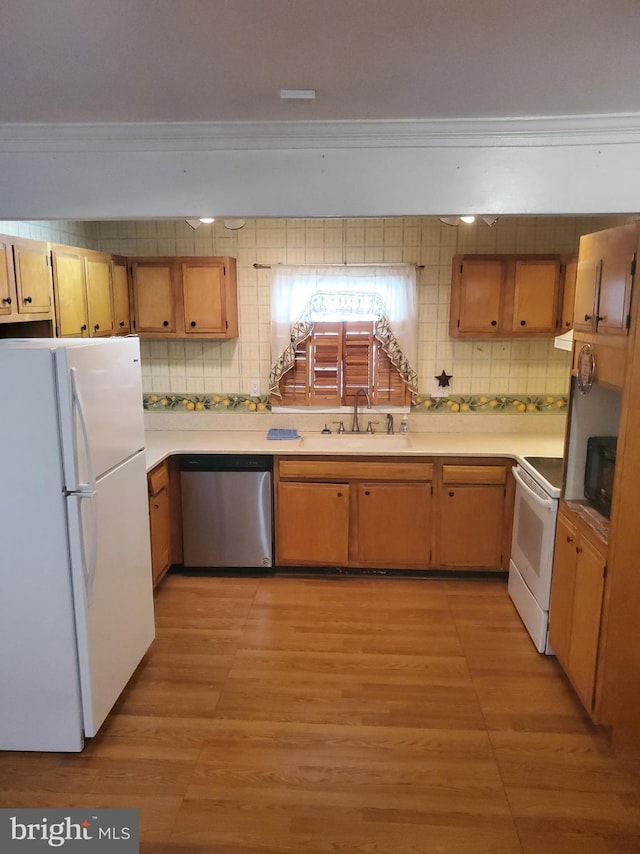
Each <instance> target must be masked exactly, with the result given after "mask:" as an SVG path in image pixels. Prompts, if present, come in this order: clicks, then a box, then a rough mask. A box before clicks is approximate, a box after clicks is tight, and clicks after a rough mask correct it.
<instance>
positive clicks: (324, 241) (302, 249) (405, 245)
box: [95, 216, 623, 396]
mask: <svg viewBox="0 0 640 854" xmlns="http://www.w3.org/2000/svg"><path fill="white" fill-rule="evenodd" d="M622 221H623V218H613V217H584V218H577V217H515V216H507V217H500V218H499V219H498V220H497V222H496V223H495V224H494V225H493V226H491V227H489V226H487V225H486V224H485V223H484V222H483V221H481V220H479V221H478V222H476V223H474V224H472V225H460V226H457V227H456V226H449V225H445V224H443V223H442V222H441V221H440V220H439V218H438V217H393V218H382V219H381V218H371V219H253V220H251V219H250V220H247V221H246V224H245V226H244V227H243V228H241V229H240V230H237V231H231V230H229V229H227V228H225V225H224V222H223V221H216V222H214V223H213V224H211V225H201V226H200V227H199V228H197V229H195V230H194V229H193V228H192V227H191V226H190V225H189V224H188V223H187V222H186V221H185V220H161V221H143V222H141V221H127V222H99V223H97V224H95V227H96V229H97V238H98V243H99V248H101V249H104V250H106V251H110V252H117V253H120V254H125V255H173V254H184V255H232V256H234V257H235V258H236V259H237V263H238V299H239V315H240V337H239V338H238V339H236V340H234V341H223V342H217V341H213V342H211V341H162V340H155V341H143V342H142V354H143V371H144V386H145V391H146V392H149V393H161V394H164V393H171V394H180V393H189V394H192V395H199V394H223V395H224V394H243V395H249V394H255V386H256V383H257V386H258V390H259V393H260V394H264V393H265V392H266V390H267V377H268V374H269V368H270V328H269V320H270V271H269V270H268V269H256V268H255V267H254V264H260V265H270V264H277V263H286V264H342V263H378V262H382V263H385V262H408V263H415V264H417V265H423V266H420V268H419V269H418V279H417V281H418V318H417V321H418V328H419V332H418V363H417V365H416V370H417V372H418V377H419V390H420V392H421V394H422V395H423V396H428V395H429V394H430V392H431V390H432V388H433V385H434V377H435V375H436V374H440V373H441V371H442V370H445V371H446V373H447V374H451V375H453V380H452V381H451V394H452V395H475V396H478V395H488V396H495V395H511V396H513V395H516V396H517V395H564V394H566V392H567V389H568V382H569V355H568V354H567V353H566V352H564V351H561V350H556V349H554V347H553V341H552V340H550V339H537V340H531V341H524V340H508V339H504V340H499V341H488V342H487V341H467V340H465V341H459V340H454V339H451V338H450V337H449V334H448V321H449V298H450V282H451V260H452V257H453V256H454V255H455V254H459V253H478V252H479V253H492V252H504V253H517V252H521V253H527V252H539V253H542V252H554V253H563V254H569V253H572V252H576V251H577V248H578V241H579V237H580V235H581V234H584V233H588V232H591V231H597V230H599V229H602V228H607V227H609V226H611V225H615V224H618V223H620V222H622Z"/></svg>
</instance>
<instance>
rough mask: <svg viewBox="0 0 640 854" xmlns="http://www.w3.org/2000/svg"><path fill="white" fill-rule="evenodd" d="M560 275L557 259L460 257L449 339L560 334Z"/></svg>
mask: <svg viewBox="0 0 640 854" xmlns="http://www.w3.org/2000/svg"><path fill="white" fill-rule="evenodd" d="M560 270H561V265H560V258H559V256H541V255H484V256H483V255H459V256H456V257H455V258H454V259H453V268H452V278H451V308H450V315H449V334H450V335H451V336H452V337H454V338H505V337H508V338H512V337H517V338H520V337H527V336H548V337H550V336H553V335H556V334H557V332H558V324H559V312H560V296H561V289H562V279H561V275H560Z"/></svg>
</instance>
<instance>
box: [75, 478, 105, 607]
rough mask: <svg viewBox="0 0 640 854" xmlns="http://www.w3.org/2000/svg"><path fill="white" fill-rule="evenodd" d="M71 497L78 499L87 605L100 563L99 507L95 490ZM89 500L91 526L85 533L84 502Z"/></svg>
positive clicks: (76, 493)
mask: <svg viewBox="0 0 640 854" xmlns="http://www.w3.org/2000/svg"><path fill="white" fill-rule="evenodd" d="M69 497H70V498H75V499H77V500H78V528H79V534H80V561H81V564H82V577H83V579H84V589H85V594H86V599H87V605H90V604H91V599H92V597H93V583H94V581H95V577H96V567H97V564H98V507H97V503H96V493H95V492H87V491H82V492H72V493H70V495H69ZM84 501H89V514H90V515H89V528H88V531H87V532H86V535H85V527H84V525H83V524H82V519H83V515H82V502H84Z"/></svg>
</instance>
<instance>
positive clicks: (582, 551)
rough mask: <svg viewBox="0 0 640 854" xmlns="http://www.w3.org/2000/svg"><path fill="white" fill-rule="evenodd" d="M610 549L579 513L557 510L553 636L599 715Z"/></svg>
mask: <svg viewBox="0 0 640 854" xmlns="http://www.w3.org/2000/svg"><path fill="white" fill-rule="evenodd" d="M606 565H607V557H606V549H605V546H604V544H603V543H602V542H601V541H600V540H599V539H598V538H597V537H596V536H595V534H591V533H590V532H589V530H588V528H587V527H586V526H585V525H584V524H582V522H581V520H580V518H579V517H570V516H569V514H568V513H567V512H562V511H561V512H560V513H559V514H558V523H557V530H556V546H555V552H554V560H553V576H552V583H551V603H550V607H549V641H550V643H551V646H552V648H553V650H554V652H555V654H556V657H557V659H558V661H559V662H560V664H561V665H562V668H563V670H564V671H565V673H566V674H567V676H568V677H569V680H570V681H571V684H572V685H573V687H574V688H575V691H576V693H577V694H578V696H579V697H580V700H581V701H582V703H583V705H584V707H585V708H586V709H587V711H588V712H589V714H590V715H591V716H592V717H593V718H594V720H595V719H597V696H596V684H597V667H598V655H599V645H600V629H601V622H602V606H603V599H604V587H605V575H606Z"/></svg>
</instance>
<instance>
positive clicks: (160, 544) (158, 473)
mask: <svg viewBox="0 0 640 854" xmlns="http://www.w3.org/2000/svg"><path fill="white" fill-rule="evenodd" d="M148 484H149V527H150V533H151V567H152V573H153V583H154V585H155V584H156V583H157V582H158V580H159V579H160V577H161V576H162V575H163V574H164V573H165V571H166V570H167V569H168V568H169V566H170V564H171V508H170V500H169V474H168V469H167V466H166V465H165V464H161V465H160V466H157V467H156V468H155V469H153V471H152V472H149V476H148Z"/></svg>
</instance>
